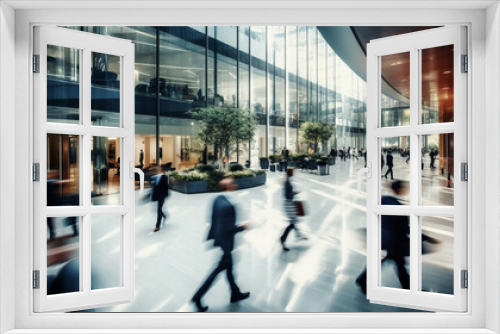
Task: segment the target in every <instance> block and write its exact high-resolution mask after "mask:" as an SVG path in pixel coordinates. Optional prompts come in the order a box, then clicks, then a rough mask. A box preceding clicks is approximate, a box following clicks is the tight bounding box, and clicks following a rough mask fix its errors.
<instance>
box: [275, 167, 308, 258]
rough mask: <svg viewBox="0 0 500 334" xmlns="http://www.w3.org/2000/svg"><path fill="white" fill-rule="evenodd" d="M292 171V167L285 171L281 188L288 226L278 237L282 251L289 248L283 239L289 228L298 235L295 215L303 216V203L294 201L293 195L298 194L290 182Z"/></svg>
mask: <svg viewBox="0 0 500 334" xmlns="http://www.w3.org/2000/svg"><path fill="white" fill-rule="evenodd" d="M293 172H294V169H293V168H290V169H288V170H287V171H286V180H285V184H284V188H283V195H284V202H283V203H284V209H285V214H286V216H287V218H288V226H287V227H286V229H285V231H284V232H283V234H282V235H281V238H280V243H281V247H282V248H283V250H284V251H286V252H287V251H289V250H290V249H289V248H288V247H286V246H285V241H286V239H287V237H288V234H289V233H290V231H291V230H293V229H294V230H295V233H296V234H297V237H300V233H299V231H298V229H297V226H295V224H296V223H297V220H298V219H297V217H298V216H304V215H305V210H304V204H303V202H302V201H294V200H293V197H294V196H295V195H296V194H298V192H296V191H294V190H293V185H292V183H291V182H290V179H291V178H292V177H293ZM302 239H306V238H305V237H302Z"/></svg>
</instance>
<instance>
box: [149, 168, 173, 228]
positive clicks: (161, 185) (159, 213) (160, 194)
mask: <svg viewBox="0 0 500 334" xmlns="http://www.w3.org/2000/svg"><path fill="white" fill-rule="evenodd" d="M153 172H154V173H156V175H155V176H152V177H151V201H153V202H154V201H156V202H158V206H157V209H156V227H155V229H154V232H158V231H159V230H160V226H161V221H162V219H167V215H166V213H165V212H164V211H163V206H164V204H165V200H166V199H167V197H168V195H169V193H168V176H167V175H165V174H164V173H162V171H161V168H160V167H154V168H153Z"/></svg>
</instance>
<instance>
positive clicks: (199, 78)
mask: <svg viewBox="0 0 500 334" xmlns="http://www.w3.org/2000/svg"><path fill="white" fill-rule="evenodd" d="M213 30H214V27H209V35H210V34H211V33H212V32H213ZM206 37H207V36H206V34H205V29H201V28H199V27H188V26H185V27H160V64H161V65H160V100H161V110H160V134H159V150H158V157H157V154H156V144H157V143H156V129H155V128H154V124H155V122H156V120H152V126H150V127H149V130H148V131H147V132H146V133H145V134H144V136H142V135H141V136H137V139H136V140H138V142H139V143H140V148H141V149H142V150H143V152H142V156H143V158H142V165H143V168H144V169H145V172H146V174H150V173H151V167H153V166H154V165H156V164H159V165H161V166H162V168H163V169H164V170H172V169H173V168H176V169H182V168H191V167H193V166H194V165H195V164H197V163H200V162H202V161H203V151H204V148H205V143H203V142H202V141H200V140H199V139H198V138H197V132H198V127H197V121H195V120H193V119H191V118H190V116H189V115H188V114H187V112H188V111H190V110H192V109H193V108H199V107H205V106H206V105H207V103H208V104H209V105H213V104H214V103H216V102H215V101H214V78H216V76H214V63H213V57H214V49H213V48H214V47H215V44H214V40H213V38H210V39H209V45H210V47H211V48H212V49H211V50H209V53H208V56H209V58H208V64H207V65H208V68H209V71H208V95H209V97H208V101H207V98H206V95H207V94H206V90H207V89H206V86H207V78H206V75H207V73H206V70H205V49H206V42H207V40H206ZM234 75H235V76H236V68H235V72H234ZM161 87H164V88H161ZM235 87H236V83H235ZM235 96H236V95H235ZM217 99H218V98H217ZM141 145H142V146H141ZM140 157H141V153H140V152H139V158H140ZM138 163H139V165H141V161H140V159H139V161H138Z"/></svg>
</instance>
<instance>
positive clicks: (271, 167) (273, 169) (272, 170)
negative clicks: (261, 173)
mask: <svg viewBox="0 0 500 334" xmlns="http://www.w3.org/2000/svg"><path fill="white" fill-rule="evenodd" d="M269 170H270V171H271V172H275V171H276V165H275V164H271V165H270V166H269Z"/></svg>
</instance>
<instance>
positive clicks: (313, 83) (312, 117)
mask: <svg viewBox="0 0 500 334" xmlns="http://www.w3.org/2000/svg"><path fill="white" fill-rule="evenodd" d="M317 57H318V31H317V29H316V27H307V63H308V73H307V75H308V98H309V108H308V120H309V121H310V122H316V121H317V120H318V58H317Z"/></svg>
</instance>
